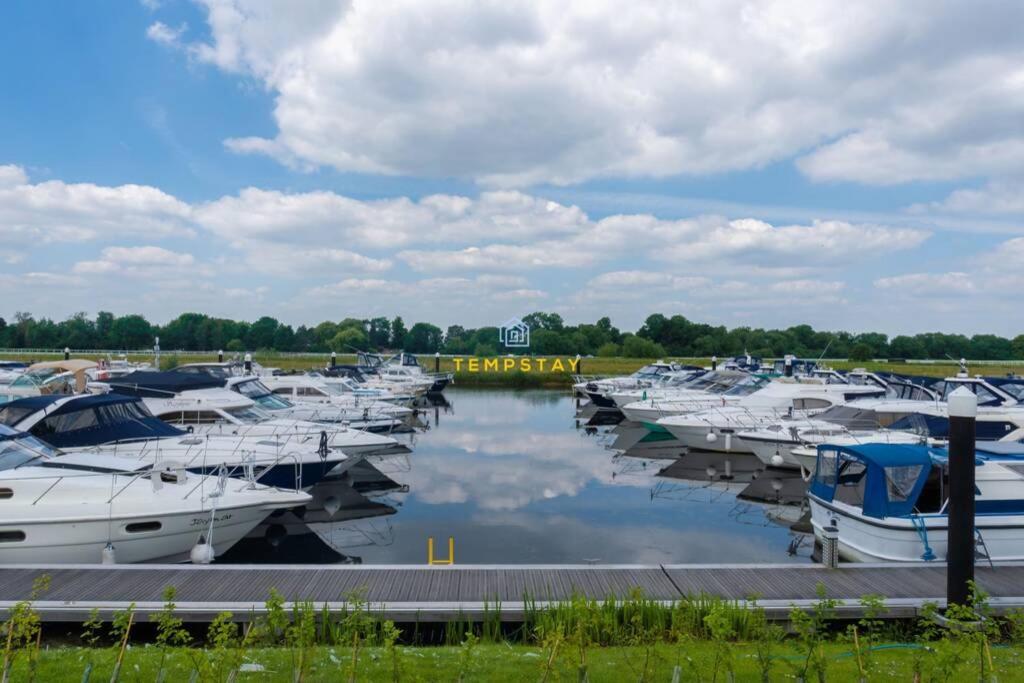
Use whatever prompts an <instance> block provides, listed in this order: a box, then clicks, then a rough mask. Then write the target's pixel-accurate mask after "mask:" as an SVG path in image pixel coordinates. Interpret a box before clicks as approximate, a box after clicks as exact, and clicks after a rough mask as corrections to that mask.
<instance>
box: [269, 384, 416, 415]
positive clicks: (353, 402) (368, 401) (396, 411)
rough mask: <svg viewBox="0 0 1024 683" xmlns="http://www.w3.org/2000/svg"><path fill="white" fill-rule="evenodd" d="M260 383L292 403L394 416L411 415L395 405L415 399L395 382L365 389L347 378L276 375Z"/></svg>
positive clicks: (400, 406)
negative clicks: (314, 404)
mask: <svg viewBox="0 0 1024 683" xmlns="http://www.w3.org/2000/svg"><path fill="white" fill-rule="evenodd" d="M261 381H262V382H263V384H264V386H266V387H267V388H268V389H270V391H271V392H272V393H274V394H276V395H278V396H284V397H285V398H287V399H288V400H289V401H292V402H294V403H319V404H327V405H333V406H337V407H340V408H346V409H351V410H355V411H360V412H361V411H363V410H364V409H365V410H370V411H373V412H377V413H381V414H392V415H396V416H405V415H408V414H410V413H411V412H412V410H411V409H410V408H408V407H406V406H403V405H398V404H402V403H409V402H411V401H412V400H413V399H414V398H415V397H416V394H414V393H411V392H406V391H403V390H402V388H401V386H400V385H398V384H396V383H392V384H389V385H387V386H382V385H376V386H371V387H366V386H364V385H362V384H359V383H356V382H354V381H353V380H351V379H350V378H347V377H324V376H320V375H275V376H273V377H263V378H261ZM392 388H393V389H394V390H392Z"/></svg>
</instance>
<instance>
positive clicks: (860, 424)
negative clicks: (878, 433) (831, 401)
mask: <svg viewBox="0 0 1024 683" xmlns="http://www.w3.org/2000/svg"><path fill="white" fill-rule="evenodd" d="M814 419H815V420H824V421H825V422H831V423H833V424H837V425H842V426H843V427H846V428H847V429H878V428H879V427H880V426H881V425H880V424H879V417H878V413H876V412H875V411H874V410H866V409H864V408H857V407H856V406H851V405H837V406H832V407H831V408H829V409H827V410H823V411H822V412H820V413H818V414H817V415H815V416H814Z"/></svg>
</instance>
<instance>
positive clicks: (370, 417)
mask: <svg viewBox="0 0 1024 683" xmlns="http://www.w3.org/2000/svg"><path fill="white" fill-rule="evenodd" d="M224 387H225V388H226V389H229V390H231V391H234V392H236V393H239V394H241V395H242V396H245V397H246V398H248V399H249V400H250V401H253V402H255V403H256V405H257V406H259V407H260V408H262V409H263V410H265V411H267V413H269V417H274V418H285V419H290V420H303V421H305V422H318V423H326V424H345V423H347V424H348V425H349V426H350V427H352V428H354V429H364V430H367V431H371V432H391V431H394V430H395V429H396V428H397V427H399V426H400V425H401V424H402V420H405V419H407V418H410V417H412V416H413V415H414V411H413V410H412V408H407V407H405V406H398V405H393V404H391V403H385V402H373V401H370V400H367V401H363V402H361V405H360V406H352V407H346V406H344V405H332V404H330V403H326V404H318V403H315V402H311V401H297V402H293V401H292V394H289V393H288V392H287V391H286V390H285V389H286V387H278V391H277V392H276V393H275V392H273V391H271V390H270V388H269V387H268V386H267V385H266V384H264V383H263V381H262V378H259V377H231V378H229V379H228V380H226V383H225V385H224ZM293 392H294V388H293Z"/></svg>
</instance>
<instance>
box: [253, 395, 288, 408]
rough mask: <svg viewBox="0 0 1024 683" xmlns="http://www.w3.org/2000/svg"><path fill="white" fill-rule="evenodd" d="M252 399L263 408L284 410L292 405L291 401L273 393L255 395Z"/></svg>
mask: <svg viewBox="0 0 1024 683" xmlns="http://www.w3.org/2000/svg"><path fill="white" fill-rule="evenodd" d="M252 400H254V401H256V404H257V405H259V406H260V407H261V408H263V409H265V410H286V409H288V408H291V407H292V402H291V401H289V400H288V399H286V398H284V397H283V396H277V395H275V394H265V395H263V396H257V397H255V398H253V399H252Z"/></svg>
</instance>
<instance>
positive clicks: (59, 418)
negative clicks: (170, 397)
mask: <svg viewBox="0 0 1024 683" xmlns="http://www.w3.org/2000/svg"><path fill="white" fill-rule="evenodd" d="M24 400H32V399H24ZM18 403H19V401H14V402H12V403H11V404H8V405H7V406H4V408H5V409H6V408H8V406H16V404H18ZM31 432H32V434H33V435H34V436H36V437H38V438H40V439H42V440H43V441H45V442H46V443H48V444H50V445H51V446H55V447H57V448H75V447H83V446H95V445H98V444H106V443H117V442H123V441H137V440H140V439H155V438H160V437H177V436H184V435H185V432H183V431H181V430H180V429H177V428H175V427H173V426H171V425H169V424H167V423H166V422H164V421H163V420H160V419H158V418H156V417H154V416H153V415H152V414H151V413H150V412H149V410H147V409H146V406H145V405H144V404H143V403H142V401H141V400H139V399H138V398H135V397H133V396H121V395H119V394H100V395H95V396H91V395H90V396H81V397H77V398H75V399H74V400H71V401H67V402H65V403H62V404H61V405H59V406H57V407H56V408H55V409H54V410H53V411H52V412H50V413H49V414H47V416H46V417H45V418H43V419H42V420H40V421H39V422H37V423H36V424H35V425H34V426H33V427H32V429H31Z"/></svg>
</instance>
